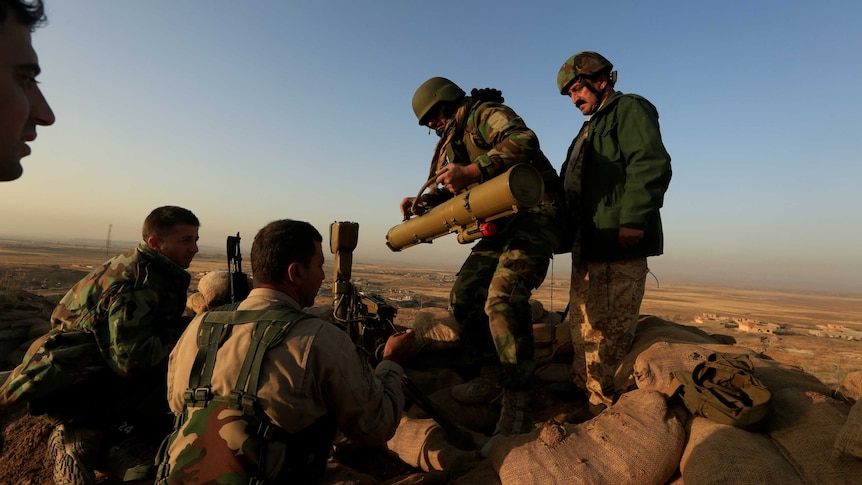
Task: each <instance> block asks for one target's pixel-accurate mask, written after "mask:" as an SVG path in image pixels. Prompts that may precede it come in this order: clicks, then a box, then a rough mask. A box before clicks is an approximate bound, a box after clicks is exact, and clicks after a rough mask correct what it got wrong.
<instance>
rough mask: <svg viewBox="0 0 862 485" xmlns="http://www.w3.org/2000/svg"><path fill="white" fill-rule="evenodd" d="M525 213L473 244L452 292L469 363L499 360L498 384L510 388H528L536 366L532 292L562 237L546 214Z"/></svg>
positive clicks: (542, 277)
mask: <svg viewBox="0 0 862 485" xmlns="http://www.w3.org/2000/svg"><path fill="white" fill-rule="evenodd" d="M524 215H525V216H527V217H523V218H522V219H520V220H515V221H513V222H511V223H509V224H507V226H506V227H505V228H504V229H503V230H502V231H500V232H499V233H498V234H497V235H496V236H494V237H490V238H485V239H482V240H481V241H480V242H479V243H478V244H476V246H474V248H473V250H472V251H471V252H470V256H469V257H468V258H467V260H466V261H464V264H463V266H461V270H460V271H458V278H457V280H456V281H455V284H454V285H453V286H452V291H451V294H450V299H451V305H452V310H453V314H454V316H455V320H456V321H457V322H458V324H459V325H460V326H461V343H462V345H463V346H464V347H465V349H466V351H467V353H468V355H469V356H470V359H471V363H472V364H473V365H475V366H486V365H495V366H496V365H500V384H501V385H502V386H503V387H504V388H506V389H512V390H517V389H523V388H525V387H527V386H528V384H529V381H530V379H531V377H532V375H533V371H534V369H535V366H536V362H535V348H534V346H533V322H532V318H531V312H530V295H531V294H532V291H533V290H534V289H536V288H537V287H538V286H539V285H541V284H542V281H544V279H545V275H546V274H547V272H548V265H549V264H550V259H551V257H552V254H553V250H554V248H555V247H556V245H557V243H558V241H559V238H560V234H559V229H558V227H557V225H555V224H553V222H552V221H553V219H551V218H550V217H548V216H545V215H540V214H524ZM516 217H517V216H516Z"/></svg>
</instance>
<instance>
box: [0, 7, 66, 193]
mask: <svg viewBox="0 0 862 485" xmlns="http://www.w3.org/2000/svg"><path fill="white" fill-rule="evenodd" d="M38 74H39V59H38V58H37V57H36V51H34V50H33V46H32V44H31V42H30V30H29V29H28V28H27V27H26V26H24V25H23V24H20V23H18V21H17V19H16V18H15V15H14V14H12V13H11V12H10V15H9V16H8V17H7V18H6V22H5V23H4V24H2V26H0V181H8V180H15V179H17V178H18V177H20V176H21V173H22V172H23V170H24V169H23V168H22V167H21V159H22V158H23V157H26V156H27V155H29V154H30V147H29V146H28V145H27V142H30V141H33V140H35V139H36V125H43V126H47V125H50V124H52V123H54V112H53V111H51V107H50V106H48V102H47V101H45V97H44V96H43V95H42V91H41V90H40V89H39V85H38V84H37V83H36V76H37V75H38Z"/></svg>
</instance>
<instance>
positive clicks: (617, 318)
mask: <svg viewBox="0 0 862 485" xmlns="http://www.w3.org/2000/svg"><path fill="white" fill-rule="evenodd" d="M612 69H613V65H612V64H611V63H610V62H609V61H608V60H607V59H605V58H604V57H602V56H601V55H599V54H597V53H595V52H579V53H577V54H575V55H573V56H572V57H570V58H569V59H568V60H567V61H566V62H565V63H564V64H563V66H562V68H560V71H559V73H558V75H557V87H558V88H559V90H560V94H562V95H564V96H569V97H570V98H571V99H572V103H574V105H575V106H576V107H577V108H578V109H579V110H580V111H581V113H583V114H584V115H586V116H588V117H589V118H588V119H587V121H585V122H584V124H583V126H582V127H581V130H580V132H579V133H578V135H577V136H576V137H575V139H574V140H573V141H572V144H571V146H570V147H569V152H568V155H567V157H566V161H565V163H564V164H563V166H562V168H561V170H560V175H561V177H562V178H563V184H564V186H565V190H566V199H567V202H568V207H569V211H570V216H571V223H572V225H573V226H574V227H575V228H576V229H577V233H576V237H575V241H574V244H573V247H572V281H571V287H570V296H569V304H570V312H569V322H570V325H571V331H572V342H573V344H574V347H575V362H574V365H573V373H574V376H575V384H577V385H579V386H580V387H582V388H584V389H586V390H587V392H588V393H589V396H590V397H589V401H590V404H589V405H588V406H586V407H584V408H582V409H580V410H578V411H576V412H575V413H573V414H572V415H571V416H569V420H570V421H572V422H580V421H584V420H587V419H590V418H591V417H593V416H594V415H596V414H598V413H599V412H601V410H602V409H604V408H606V407H607V406H610V405H611V404H613V402H614V401H616V399H617V398H618V397H619V395H618V394H617V393H616V391H615V389H614V379H613V378H614V372H615V371H616V368H617V365H618V364H619V362H620V361H621V360H622V358H623V356H625V354H626V353H628V351H629V349H630V347H631V344H632V341H633V339H634V333H635V327H636V326H637V319H638V314H639V312H640V305H641V301H642V300H643V295H644V283H645V280H646V275H647V273H649V268H647V260H646V258H647V256H655V255H659V254H661V253H662V250H663V238H662V226H661V218H660V217H659V209H660V208H661V207H662V204H663V201H664V194H665V191H666V190H667V188H668V185H669V183H670V178H671V166H670V155H668V153H667V151H666V150H665V148H664V144H663V143H662V140H661V133H660V132H659V124H658V112H657V111H656V108H655V107H654V106H653V105H652V104H651V103H650V102H649V101H647V100H646V99H644V98H643V97H641V96H638V95H635V94H623V93H620V92H617V91H614V84H615V82H616V71H612Z"/></svg>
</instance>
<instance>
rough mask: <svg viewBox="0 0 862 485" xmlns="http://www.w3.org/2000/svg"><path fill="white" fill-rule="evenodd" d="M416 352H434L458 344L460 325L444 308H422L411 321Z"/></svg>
mask: <svg viewBox="0 0 862 485" xmlns="http://www.w3.org/2000/svg"><path fill="white" fill-rule="evenodd" d="M412 328H413V331H414V332H415V333H416V349H417V352H423V353H426V352H432V353H433V352H436V351H441V350H448V349H451V348H454V347H457V346H458V341H459V340H460V338H461V327H460V326H459V325H458V322H456V321H455V318H454V317H453V316H452V315H451V314H450V313H449V311H448V310H446V309H445V308H423V309H421V310H419V311H418V312H416V316H415V317H414V322H413V327H412Z"/></svg>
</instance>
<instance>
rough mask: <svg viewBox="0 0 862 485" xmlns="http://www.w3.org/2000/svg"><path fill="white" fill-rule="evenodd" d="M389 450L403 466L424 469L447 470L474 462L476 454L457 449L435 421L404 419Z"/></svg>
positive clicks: (388, 447)
mask: <svg viewBox="0 0 862 485" xmlns="http://www.w3.org/2000/svg"><path fill="white" fill-rule="evenodd" d="M386 448H387V449H388V450H389V451H390V452H391V453H393V454H394V455H395V456H397V457H398V458H399V459H400V460H401V461H403V462H404V463H406V464H408V465H410V466H412V467H414V468H419V469H421V470H424V471H426V472H430V471H434V470H448V469H451V468H454V467H456V466H457V465H458V464H460V463H464V462H466V461H469V460H472V459H473V458H474V457H475V455H476V453H475V452H474V451H464V450H459V449H458V448H455V447H454V446H452V445H451V444H449V442H448V441H446V438H445V437H444V431H443V428H442V427H440V425H439V424H437V422H436V421H434V420H433V419H414V418H411V417H409V416H402V417H401V422H400V423H399V424H398V429H397V430H396V431H395V436H393V437H392V439H390V440H389V441H388V442H387V443H386Z"/></svg>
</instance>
